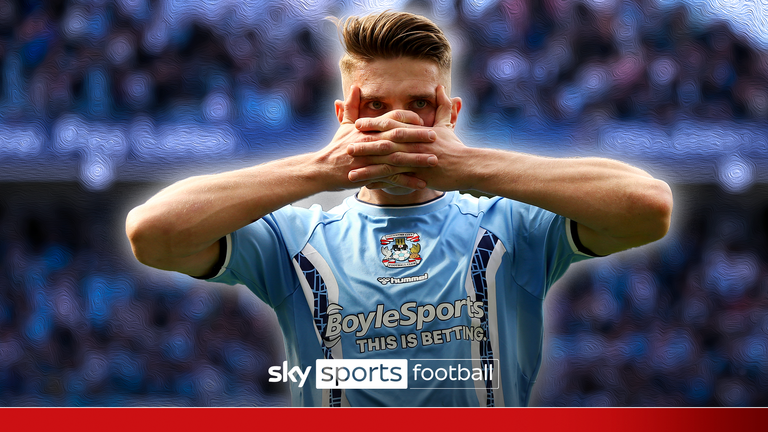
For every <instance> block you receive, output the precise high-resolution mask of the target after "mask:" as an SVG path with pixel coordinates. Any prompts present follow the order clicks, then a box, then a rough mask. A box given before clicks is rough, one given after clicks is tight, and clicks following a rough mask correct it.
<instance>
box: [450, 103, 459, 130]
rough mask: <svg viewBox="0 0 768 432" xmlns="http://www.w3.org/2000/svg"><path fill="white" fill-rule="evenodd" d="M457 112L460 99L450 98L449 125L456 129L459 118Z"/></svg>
mask: <svg viewBox="0 0 768 432" xmlns="http://www.w3.org/2000/svg"><path fill="white" fill-rule="evenodd" d="M459 111H461V98H460V97H455V98H451V124H452V125H453V126H454V127H456V120H457V119H458V118H459Z"/></svg>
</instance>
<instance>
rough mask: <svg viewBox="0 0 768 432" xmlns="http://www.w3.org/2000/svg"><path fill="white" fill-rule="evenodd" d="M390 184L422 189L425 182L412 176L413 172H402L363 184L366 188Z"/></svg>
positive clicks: (425, 184)
mask: <svg viewBox="0 0 768 432" xmlns="http://www.w3.org/2000/svg"><path fill="white" fill-rule="evenodd" d="M392 186H401V187H405V188H408V189H424V188H425V187H427V182H425V181H424V180H421V179H420V178H417V177H414V176H413V173H402V174H396V175H394V176H391V177H388V178H387V179H386V180H382V181H375V182H371V183H368V184H366V185H365V187H367V188H368V189H384V188H389V187H392Z"/></svg>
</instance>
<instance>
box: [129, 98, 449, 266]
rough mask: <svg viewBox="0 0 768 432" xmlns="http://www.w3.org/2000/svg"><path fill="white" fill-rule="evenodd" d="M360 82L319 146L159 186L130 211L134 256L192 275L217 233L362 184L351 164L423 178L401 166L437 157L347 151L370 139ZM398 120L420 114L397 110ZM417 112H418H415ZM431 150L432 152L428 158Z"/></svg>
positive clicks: (211, 258)
mask: <svg viewBox="0 0 768 432" xmlns="http://www.w3.org/2000/svg"><path fill="white" fill-rule="evenodd" d="M358 104H359V89H357V88H353V90H352V91H350V94H349V97H348V98H347V100H346V101H345V102H344V107H345V109H344V117H343V118H341V119H340V120H341V125H340V127H339V131H338V132H337V133H336V136H335V137H334V139H333V140H332V141H331V143H330V144H329V145H328V146H327V147H325V148H324V149H322V150H321V151H318V152H316V153H310V154H304V155H299V156H294V157H290V158H286V159H281V160H278V161H273V162H269V163H266V164H263V165H258V166H254V167H249V168H244V169H241V170H237V171H230V172H225V173H221V174H215V175H205V176H198V177H192V178H188V179H186V180H182V181H180V182H178V183H175V184H173V185H171V186H169V187H168V188H166V189H164V190H162V191H160V192H159V193H158V194H157V195H155V196H154V197H152V198H150V199H149V200H148V201H147V202H146V203H144V204H142V205H140V206H138V207H136V208H135V209H133V210H131V212H130V213H129V214H128V217H127V219H126V233H127V235H128V238H129V240H130V242H131V247H132V249H133V253H134V255H135V256H136V258H137V259H138V260H139V261H140V262H142V263H144V264H146V265H149V266H152V267H156V268H160V269H164V270H175V271H179V272H182V273H186V274H189V275H192V276H201V275H204V274H207V273H208V272H209V271H210V270H211V268H212V267H213V266H214V265H215V263H216V261H217V260H218V258H219V246H218V240H219V239H220V238H221V237H223V236H225V235H227V234H229V233H231V232H233V231H235V230H237V229H239V228H241V227H243V226H245V225H248V224H249V223H252V222H254V221H256V220H258V219H260V218H261V217H262V216H264V215H266V214H268V213H270V212H272V211H274V210H277V209H279V208H280V207H283V206H285V205H287V204H290V203H293V202H295V201H297V200H299V199H302V198H305V197H308V196H310V195H314V194H316V193H318V192H322V191H326V190H339V189H346V188H352V187H356V186H360V185H362V184H365V183H353V182H351V181H349V180H348V173H349V171H350V169H355V168H359V167H363V166H367V167H369V170H370V172H371V179H373V180H374V181H376V182H383V183H389V184H393V185H400V186H406V187H411V188H414V189H416V188H423V187H424V186H425V185H426V183H425V182H424V181H422V180H419V179H418V178H416V177H413V176H410V175H406V174H403V173H407V172H412V171H413V170H414V168H416V167H428V166H432V165H434V164H435V163H436V160H435V158H434V156H432V155H429V154H416V153H408V154H402V153H400V154H398V153H397V152H390V153H388V154H386V155H379V156H374V157H353V156H350V155H348V154H347V146H348V145H349V143H350V142H353V141H355V140H360V139H366V138H365V136H364V135H363V134H362V133H360V132H359V131H357V129H356V128H355V127H354V121H355V120H356V117H357V106H358ZM395 115H398V116H400V117H398V118H400V119H401V120H404V121H411V122H414V121H415V122H418V118H417V116H415V114H413V116H409V115H408V114H407V113H406V114H405V115H404V114H403V113H393V114H391V116H395ZM414 117H416V119H414ZM430 136H434V133H431V132H430V131H428V130H425V129H418V130H417V129H409V130H407V131H402V132H398V133H397V136H394V135H391V136H390V135H384V134H382V135H380V136H379V138H381V139H386V138H391V139H393V140H396V141H397V142H400V143H404V142H414V141H416V142H419V141H429V140H430V138H429V137H430ZM430 156H432V157H431V158H430Z"/></svg>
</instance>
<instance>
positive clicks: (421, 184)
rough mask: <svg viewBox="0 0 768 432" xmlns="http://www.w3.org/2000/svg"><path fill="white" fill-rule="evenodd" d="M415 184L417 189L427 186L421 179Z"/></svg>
mask: <svg viewBox="0 0 768 432" xmlns="http://www.w3.org/2000/svg"><path fill="white" fill-rule="evenodd" d="M416 186H417V187H418V188H419V189H424V188H425V187H427V184H426V183H425V182H424V181H423V180H419V182H418V183H416Z"/></svg>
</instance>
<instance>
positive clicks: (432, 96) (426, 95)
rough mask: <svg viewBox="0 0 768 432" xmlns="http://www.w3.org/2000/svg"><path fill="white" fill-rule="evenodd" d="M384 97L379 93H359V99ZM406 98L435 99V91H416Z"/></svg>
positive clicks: (367, 99) (379, 98) (370, 99)
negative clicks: (416, 92)
mask: <svg viewBox="0 0 768 432" xmlns="http://www.w3.org/2000/svg"><path fill="white" fill-rule="evenodd" d="M381 99H386V98H385V97H384V96H379V95H375V94H373V95H363V94H361V95H360V100H363V101H372V100H381ZM408 99H427V100H435V99H437V94H436V93H418V94H409V95H408Z"/></svg>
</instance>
